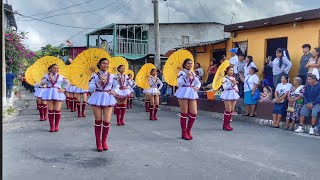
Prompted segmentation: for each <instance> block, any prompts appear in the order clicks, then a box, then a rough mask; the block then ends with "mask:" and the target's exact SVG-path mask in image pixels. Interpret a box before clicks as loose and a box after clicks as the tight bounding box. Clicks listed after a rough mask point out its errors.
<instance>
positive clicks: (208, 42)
mask: <svg viewBox="0 0 320 180" xmlns="http://www.w3.org/2000/svg"><path fill="white" fill-rule="evenodd" d="M228 40H229V38H224V39H219V40H214V41H203V42H198V43H191V44H185V45H181V46H179V47H177V48H176V49H182V48H190V47H198V46H206V45H212V44H219V43H223V42H226V41H228Z"/></svg>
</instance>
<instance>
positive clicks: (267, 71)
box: [263, 56, 274, 87]
mask: <svg viewBox="0 0 320 180" xmlns="http://www.w3.org/2000/svg"><path fill="white" fill-rule="evenodd" d="M271 60H272V56H268V57H267V58H266V61H265V63H264V67H263V78H264V79H266V80H267V81H268V83H269V86H271V87H274V85H273V73H272V67H271V66H270V64H269V62H271Z"/></svg>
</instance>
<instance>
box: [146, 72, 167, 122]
mask: <svg viewBox="0 0 320 180" xmlns="http://www.w3.org/2000/svg"><path fill="white" fill-rule="evenodd" d="M150 75H151V76H150V77H149V85H150V89H148V90H147V92H146V93H147V94H148V96H149V98H150V107H149V110H150V117H149V119H150V120H152V121H156V120H158V118H157V112H158V109H159V96H160V95H161V93H160V89H161V88H162V86H163V83H162V81H161V80H160V79H159V78H158V76H157V75H158V72H157V70H156V69H152V70H151V72H150ZM158 85H159V87H158Z"/></svg>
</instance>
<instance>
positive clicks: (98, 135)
mask: <svg viewBox="0 0 320 180" xmlns="http://www.w3.org/2000/svg"><path fill="white" fill-rule="evenodd" d="M101 124H102V120H96V121H95V124H94V134H95V135H96V146H97V150H98V151H103V147H102V143H101Z"/></svg>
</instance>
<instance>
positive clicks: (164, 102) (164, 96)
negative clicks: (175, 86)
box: [162, 85, 173, 104]
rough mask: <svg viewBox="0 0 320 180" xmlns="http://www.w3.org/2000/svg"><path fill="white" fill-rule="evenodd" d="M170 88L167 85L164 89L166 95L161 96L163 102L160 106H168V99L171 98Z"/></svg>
mask: <svg viewBox="0 0 320 180" xmlns="http://www.w3.org/2000/svg"><path fill="white" fill-rule="evenodd" d="M172 95H173V93H172V86H170V85H168V86H167V89H166V93H165V94H164V95H163V102H162V104H168V97H169V96H172Z"/></svg>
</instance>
